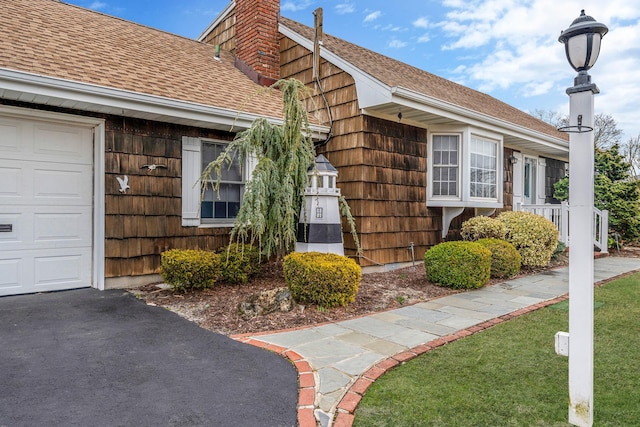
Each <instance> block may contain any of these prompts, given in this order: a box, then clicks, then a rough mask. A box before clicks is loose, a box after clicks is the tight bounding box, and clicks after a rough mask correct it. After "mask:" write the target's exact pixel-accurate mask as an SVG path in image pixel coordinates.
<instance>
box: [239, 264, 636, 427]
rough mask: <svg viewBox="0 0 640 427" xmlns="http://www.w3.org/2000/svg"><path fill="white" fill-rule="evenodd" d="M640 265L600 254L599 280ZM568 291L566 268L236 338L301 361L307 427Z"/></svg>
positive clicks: (348, 413)
mask: <svg viewBox="0 0 640 427" xmlns="http://www.w3.org/2000/svg"><path fill="white" fill-rule="evenodd" d="M416 268H422V267H421V266H420V267H416ZM638 269H640V259H639V258H624V257H606V258H600V259H597V260H596V261H595V272H594V274H595V281H596V282H600V281H603V280H607V279H610V278H612V277H615V276H618V275H621V274H624V273H628V272H630V271H634V270H638ZM568 290H569V278H568V267H565V268H560V269H556V270H551V271H546V272H544V273H541V274H538V275H532V276H527V277H521V278H517V279H514V280H509V281H506V282H504V283H501V284H497V285H494V286H489V287H485V288H482V289H478V290H473V291H469V292H465V293H460V294H454V295H450V296H446V297H442V298H438V299H435V300H431V301H428V302H423V303H418V304H415V305H411V306H406V307H402V308H398V309H394V310H390V311H385V312H381V313H376V314H372V315H369V316H365V317H360V318H356V319H351V320H346V321H342V322H336V323H330V324H324V325H320V326H317V327H310V328H305V329H300V330H294V331H288V332H279V333H269V334H260V335H254V336H250V335H248V336H247V335H245V336H240V337H236V339H239V340H241V341H244V342H247V343H250V344H253V345H257V346H260V347H264V348H267V349H270V350H272V351H276V352H278V353H281V354H282V355H284V356H286V357H288V358H289V359H291V360H292V361H293V362H294V363H295V364H296V367H297V368H298V372H299V373H300V377H299V379H300V397H299V402H298V408H299V409H298V421H299V424H300V425H301V426H302V427H307V426H315V425H316V423H319V424H320V425H321V426H323V427H330V426H333V427H337V426H339V425H351V422H352V420H353V412H354V410H355V408H356V406H357V404H358V402H359V401H360V398H361V397H362V394H363V393H364V391H365V390H366V389H367V388H368V386H369V385H370V384H371V383H372V382H373V381H374V380H375V379H376V378H378V377H379V376H380V375H382V374H383V373H384V372H386V370H388V369H390V368H392V367H393V366H396V365H397V364H399V363H401V362H403V361H404V360H408V359H410V358H412V357H415V356H416V355H418V354H421V353H424V352H425V351H428V350H430V349H432V348H435V347H437V346H439V345H443V344H446V343H447V342H450V341H453V340H455V339H458V338H460V337H463V336H467V335H470V334H472V333H475V332H477V331H480V330H483V329H486V328H487V327H490V326H493V325H495V324H497V323H500V322H502V321H505V320H508V319H510V318H512V317H515V316H518V315H520V314H523V313H526V312H529V311H532V310H536V309H538V308H541V307H544V306H546V305H549V304H551V303H553V302H555V301H556V300H562V299H565V298H566V294H567V292H568ZM336 415H338V416H337V417H335V416H336ZM334 417H335V420H334Z"/></svg>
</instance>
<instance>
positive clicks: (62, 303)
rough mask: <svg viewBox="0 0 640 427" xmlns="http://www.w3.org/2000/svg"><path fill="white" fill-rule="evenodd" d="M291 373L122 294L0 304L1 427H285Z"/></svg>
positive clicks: (292, 410) (39, 297)
mask: <svg viewBox="0 0 640 427" xmlns="http://www.w3.org/2000/svg"><path fill="white" fill-rule="evenodd" d="M297 399H298V389H297V373H296V370H295V368H294V367H293V365H291V364H290V363H289V362H288V361H286V360H284V359H283V358H281V357H280V356H277V355H275V354H272V353H269V352H267V351H265V350H261V349H258V348H256V347H253V346H249V345H245V344H241V343H238V342H236V341H233V340H231V339H229V338H227V337H225V336H223V335H219V334H214V333H212V332H209V331H206V330H204V329H202V328H200V327H198V326H196V325H195V324H193V323H191V322H188V321H186V320H184V319H182V318H181V317H179V316H178V315H176V314H174V313H171V312H170V311H167V310H166V309H163V308H160V307H150V306H147V305H145V304H144V303H143V302H141V301H139V300H137V299H135V298H134V297H133V296H131V295H129V294H128V293H126V292H124V291H121V290H110V291H102V292H101V291H97V290H95V289H81V290H72V291H64V292H56V293H48V294H35V295H22V296H12V297H3V298H0V427H14V426H44V425H58V426H136V427H141V426H234V427H236V426H293V425H295V424H296V417H297V410H296V404H297Z"/></svg>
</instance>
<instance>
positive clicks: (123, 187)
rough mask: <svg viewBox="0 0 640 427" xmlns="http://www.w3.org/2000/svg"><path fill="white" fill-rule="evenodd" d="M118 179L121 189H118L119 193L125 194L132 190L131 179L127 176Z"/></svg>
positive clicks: (117, 177)
mask: <svg viewBox="0 0 640 427" xmlns="http://www.w3.org/2000/svg"><path fill="white" fill-rule="evenodd" d="M116 179H117V180H118V184H120V189H118V191H119V192H121V193H123V194H124V193H126V192H127V190H128V189H129V188H131V187H129V177H128V176H127V175H125V176H124V177H122V178H120V177H119V176H116Z"/></svg>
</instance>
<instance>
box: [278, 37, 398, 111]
mask: <svg viewBox="0 0 640 427" xmlns="http://www.w3.org/2000/svg"><path fill="white" fill-rule="evenodd" d="M278 31H280V33H281V34H282V35H283V36H285V37H288V38H290V39H291V40H293V41H294V42H296V43H298V44H299V45H300V46H302V47H304V48H305V49H307V50H309V51H311V52H313V41H311V40H309V39H307V38H305V37H303V36H301V35H300V34H298V33H296V32H295V31H293V30H292V29H290V28H287V27H286V26H284V25H283V24H279V26H278ZM320 57H321V58H324V59H326V60H327V61H329V62H330V63H332V64H333V65H335V66H336V67H338V68H340V69H341V70H343V71H344V72H346V73H348V74H349V75H351V77H353V79H354V80H355V82H356V92H357V94H358V104H359V105H360V108H363V109H364V108H367V107H369V106H372V105H380V104H385V103H388V102H391V101H392V94H391V87H390V86H388V85H386V84H384V83H382V82H381V81H380V80H378V79H376V78H374V77H373V76H371V75H369V74H367V73H365V72H363V71H362V70H361V69H360V68H358V67H356V66H354V65H353V64H351V63H350V62H347V61H345V60H344V59H343V58H342V57H340V56H338V55H336V54H335V53H333V52H331V51H330V50H328V49H326V48H325V47H324V46H322V45H321V46H320Z"/></svg>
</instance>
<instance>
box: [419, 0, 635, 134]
mask: <svg viewBox="0 0 640 427" xmlns="http://www.w3.org/2000/svg"><path fill="white" fill-rule="evenodd" d="M605 3H606V4H605ZM442 4H443V5H444V6H446V7H448V8H449V9H450V10H449V11H448V13H447V14H446V15H445V17H444V18H443V19H441V20H440V21H439V22H436V23H432V24H431V28H432V29H433V28H436V29H440V30H441V31H442V36H443V37H444V39H443V40H444V41H443V42H442V45H441V47H442V49H443V50H447V51H449V52H450V53H449V54H452V53H451V52H454V51H455V52H460V53H461V54H462V55H461V56H463V55H465V54H466V52H473V55H474V58H469V57H467V58H465V59H464V60H460V58H458V60H459V61H461V62H462V63H463V64H464V65H462V66H458V67H457V68H456V69H455V70H454V71H452V72H451V75H450V76H449V78H451V79H452V80H454V81H458V82H461V83H463V84H466V85H468V86H472V87H475V88H478V89H479V90H481V91H484V92H496V91H506V92H508V93H509V97H512V98H519V99H524V98H533V97H546V99H547V101H546V102H549V100H551V99H553V100H555V99H556V98H558V99H560V98H561V97H562V96H564V91H565V89H566V88H567V87H569V86H571V85H572V84H573V77H574V76H575V72H574V71H573V70H572V69H571V68H570V66H569V65H568V63H567V61H566V58H565V57H564V49H563V48H562V46H561V45H560V43H559V42H558V36H559V35H560V31H561V30H564V29H566V28H567V27H568V26H569V25H570V24H571V23H572V21H573V20H574V19H575V18H577V17H578V15H579V14H580V10H581V9H585V11H586V14H587V15H590V16H593V17H594V18H595V19H596V20H598V21H600V22H604V23H605V24H607V25H608V26H609V30H610V31H609V33H608V34H607V35H606V36H605V38H604V39H603V42H602V52H601V55H600V58H599V60H598V63H597V64H596V66H595V67H594V69H593V70H591V71H590V74H591V75H592V79H593V81H594V82H595V83H596V84H597V85H598V87H599V88H600V90H601V93H600V94H598V95H596V98H595V99H596V100H595V102H596V110H597V111H599V112H604V113H607V114H611V115H612V116H613V117H614V118H615V119H616V120H617V122H618V124H619V127H620V128H621V129H623V130H624V131H625V133H626V134H627V135H628V136H629V137H630V136H636V135H637V134H638V133H640V120H639V119H640V114H638V113H637V100H638V99H640V85H637V84H636V83H635V82H636V81H637V77H635V75H634V74H636V71H635V70H637V69H638V68H640V48H639V47H637V46H636V45H637V42H636V41H637V40H638V39H640V2H629V1H628V0H608V1H607V2H601V1H599V0H581V1H578V0H564V1H562V2H559V1H557V0H466V1H463V0H443V1H442ZM418 21H419V20H417V21H416V22H418ZM414 26H416V27H419V26H418V25H416V23H415V22H414ZM477 55H482V56H477ZM506 92H505V93H506ZM544 99H545V98H539V101H533V102H539V103H541V104H542V103H544V102H545V100H544ZM565 104H566V105H568V98H567V99H566V102H565V103H564V104H563V105H565ZM565 108H568V107H565Z"/></svg>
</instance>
